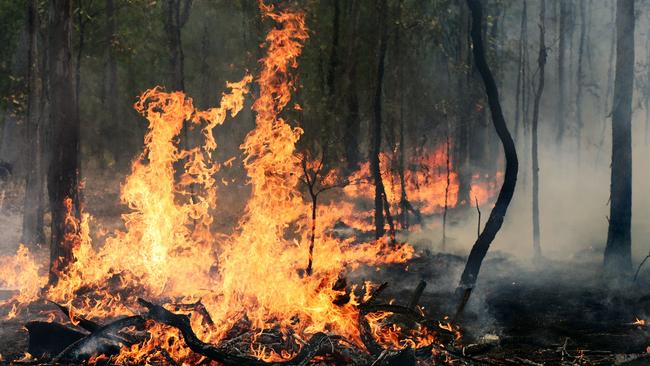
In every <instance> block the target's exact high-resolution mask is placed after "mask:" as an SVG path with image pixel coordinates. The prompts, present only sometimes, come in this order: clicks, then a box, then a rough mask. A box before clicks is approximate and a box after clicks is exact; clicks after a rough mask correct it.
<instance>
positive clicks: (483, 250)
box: [456, 0, 519, 316]
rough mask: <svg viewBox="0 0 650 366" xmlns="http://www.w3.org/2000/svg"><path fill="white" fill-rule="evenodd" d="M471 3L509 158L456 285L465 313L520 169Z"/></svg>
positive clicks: (480, 64) (477, 47) (477, 45)
mask: <svg viewBox="0 0 650 366" xmlns="http://www.w3.org/2000/svg"><path fill="white" fill-rule="evenodd" d="M467 6H468V7H469V9H470V11H471V14H472V29H471V32H470V36H471V40H472V45H473V47H472V52H473V55H474V60H475V62H476V68H477V69H478V71H479V73H480V74H481V78H482V79H483V84H484V86H485V93H486V95H487V98H488V105H489V107H490V114H491V116H492V123H493V125H494V129H495V130H496V132H497V135H498V136H499V139H500V140H501V144H502V145H503V151H504V153H505V158H506V170H505V174H504V178H503V185H502V186H501V190H500V191H499V196H498V197H497V200H496V202H495V203H494V207H493V208H492V211H490V216H489V217H488V220H487V222H486V223H485V226H484V227H483V231H482V232H481V234H480V235H479V237H478V239H476V242H474V246H473V247H472V250H471V252H470V254H469V257H468V258H467V263H466V264H465V269H464V270H463V274H462V275H461V278H460V283H459V285H458V287H457V289H456V294H457V296H458V297H459V298H460V299H459V301H460V302H459V305H458V309H457V314H456V316H458V315H460V314H461V313H462V311H463V309H464V307H465V304H466V303H467V301H468V300H469V296H470V295H471V292H472V289H473V288H474V285H475V284H476V279H477V278H478V273H479V271H480V269H481V264H482V263H483V258H485V255H486V254H487V251H488V249H489V248H490V244H492V241H493V240H494V238H495V237H496V234H497V233H498V232H499V230H500V229H501V225H502V224H503V218H504V217H505V215H506V211H507V210H508V206H509V205H510V201H511V200H512V196H513V194H514V192H515V186H516V184H517V172H518V170H519V161H518V160H517V150H516V148H515V143H514V141H513V140H512V136H511V135H510V131H508V126H507V124H506V121H505V118H504V116H503V111H502V110H501V103H500V102H499V90H498V88H497V85H496V82H495V81H494V77H493V76H492V72H491V71H490V67H489V66H488V64H487V60H486V58H485V49H484V47H483V38H482V35H481V23H482V18H483V9H482V6H481V2H480V0H467Z"/></svg>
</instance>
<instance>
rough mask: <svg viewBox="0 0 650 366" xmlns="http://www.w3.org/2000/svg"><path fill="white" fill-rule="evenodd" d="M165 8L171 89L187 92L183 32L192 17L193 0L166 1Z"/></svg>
mask: <svg viewBox="0 0 650 366" xmlns="http://www.w3.org/2000/svg"><path fill="white" fill-rule="evenodd" d="M164 7H165V9H164V10H165V20H164V21H165V33H166V34H167V48H168V49H169V71H170V79H171V88H172V89H173V90H185V72H184V69H185V66H184V63H185V55H184V54H183V43H182V39H181V30H182V29H183V26H184V25H185V23H187V19H188V18H189V16H190V8H191V7H192V0H165V2H164Z"/></svg>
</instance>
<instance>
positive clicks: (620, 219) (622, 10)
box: [604, 0, 634, 277]
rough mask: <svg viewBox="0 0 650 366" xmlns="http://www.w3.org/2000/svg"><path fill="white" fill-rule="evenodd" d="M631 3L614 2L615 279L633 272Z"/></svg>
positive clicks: (611, 244)
mask: <svg viewBox="0 0 650 366" xmlns="http://www.w3.org/2000/svg"><path fill="white" fill-rule="evenodd" d="M633 86H634V0H617V2H616V75H615V79H614V102H613V108H614V109H613V113H612V178H611V193H610V216H609V228H608V230H607V247H606V248H605V260H604V265H605V270H606V271H607V272H608V273H609V274H611V275H613V276H615V277H627V276H629V274H630V273H631V271H632V256H631V249H632V238H631V236H632V235H631V221H632V133H631V129H632V128H631V127H632V92H633Z"/></svg>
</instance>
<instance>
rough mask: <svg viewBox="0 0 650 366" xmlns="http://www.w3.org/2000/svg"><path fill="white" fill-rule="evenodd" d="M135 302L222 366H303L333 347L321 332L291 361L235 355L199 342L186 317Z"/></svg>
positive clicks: (202, 353) (148, 314)
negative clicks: (322, 351) (328, 347)
mask: <svg viewBox="0 0 650 366" xmlns="http://www.w3.org/2000/svg"><path fill="white" fill-rule="evenodd" d="M138 302H139V303H140V304H141V305H142V306H144V307H145V308H147V309H148V313H147V315H146V316H147V317H149V318H150V319H153V320H155V321H157V322H159V323H162V324H165V325H168V326H170V327H173V328H176V329H178V330H179V331H180V332H181V335H182V336H183V339H184V340H185V344H187V346H188V347H189V348H190V349H191V350H192V351H193V352H195V353H198V354H200V355H201V356H204V357H207V358H209V359H211V360H213V361H216V362H219V363H221V364H223V365H225V366H229V365H232V366H306V365H307V364H308V363H309V362H310V361H311V360H312V359H313V358H314V356H316V355H317V354H318V353H319V352H320V351H321V349H322V348H323V347H324V346H330V347H331V348H334V344H333V339H331V338H330V337H328V336H327V335H326V334H325V333H316V334H314V335H313V336H312V337H311V339H310V340H309V341H308V342H307V344H305V345H304V346H303V347H302V349H301V350H300V352H299V353H298V354H297V355H296V356H295V357H294V358H293V359H291V360H287V361H281V362H266V361H262V360H258V359H257V358H253V357H247V356H236V355H232V354H229V353H227V352H226V351H225V350H223V349H220V348H218V347H216V346H214V345H211V344H208V343H205V342H203V341H201V340H200V339H199V338H198V337H197V336H196V334H195V333H194V330H192V327H191V325H190V320H189V318H188V317H187V316H186V315H182V314H174V313H172V312H171V311H169V310H167V309H165V308H163V307H162V306H160V305H156V304H153V303H150V302H148V301H146V300H143V299H138Z"/></svg>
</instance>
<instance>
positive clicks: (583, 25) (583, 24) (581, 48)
mask: <svg viewBox="0 0 650 366" xmlns="http://www.w3.org/2000/svg"><path fill="white" fill-rule="evenodd" d="M586 13H587V10H586V4H585V0H580V41H579V45H578V75H577V81H576V84H577V86H576V87H577V92H576V147H577V150H576V154H577V160H578V164H580V154H581V150H582V149H581V145H582V127H583V120H582V89H583V86H584V83H585V81H584V79H585V78H584V65H583V63H584V60H583V56H584V53H585V38H586V35H587V15H586Z"/></svg>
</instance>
